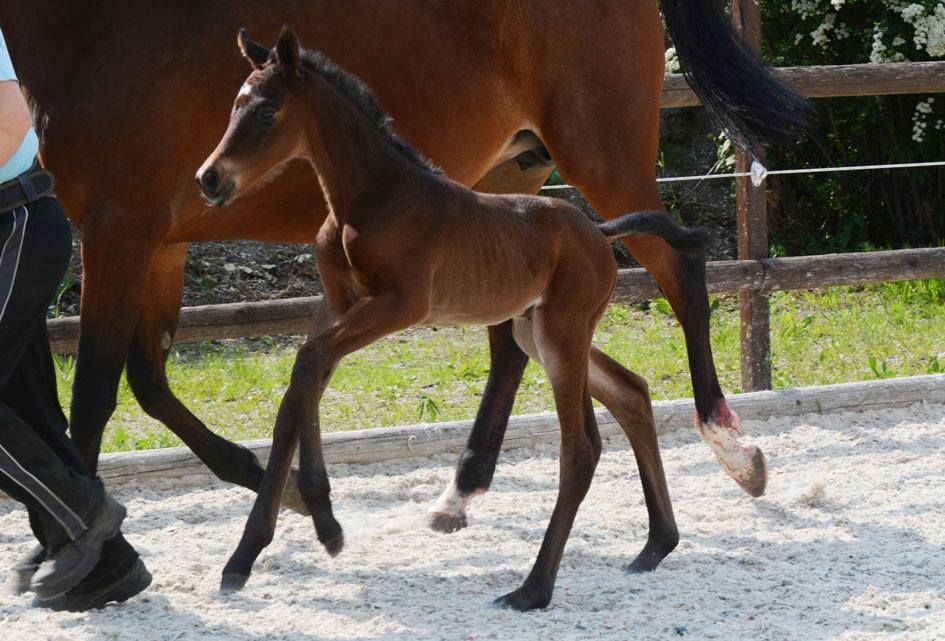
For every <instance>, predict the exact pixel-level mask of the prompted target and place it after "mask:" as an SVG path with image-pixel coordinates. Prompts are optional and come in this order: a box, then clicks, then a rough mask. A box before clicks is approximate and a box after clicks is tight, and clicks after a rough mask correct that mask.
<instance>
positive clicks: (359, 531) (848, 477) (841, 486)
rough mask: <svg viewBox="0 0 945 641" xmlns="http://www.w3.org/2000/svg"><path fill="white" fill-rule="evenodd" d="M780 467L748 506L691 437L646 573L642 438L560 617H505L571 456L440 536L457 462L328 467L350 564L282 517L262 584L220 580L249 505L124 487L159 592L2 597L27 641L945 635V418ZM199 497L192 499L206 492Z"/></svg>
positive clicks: (841, 430)
mask: <svg viewBox="0 0 945 641" xmlns="http://www.w3.org/2000/svg"><path fill="white" fill-rule="evenodd" d="M745 428H746V431H747V432H748V433H749V434H751V435H752V437H753V438H754V440H755V441H756V442H757V443H758V444H759V445H761V446H762V447H763V448H764V449H765V451H766V452H767V453H768V455H769V458H770V463H771V481H770V484H769V489H768V493H767V495H765V496H764V497H762V498H761V499H751V498H749V497H747V496H746V495H745V494H744V493H742V492H741V490H739V489H738V488H737V486H736V485H735V484H734V483H732V481H731V480H730V479H729V478H728V477H727V476H725V474H724V473H723V472H722V471H721V470H720V468H719V466H718V464H717V463H716V461H715V460H714V459H713V457H712V455H711V453H710V451H709V449H708V448H707V447H706V446H705V445H704V444H702V443H701V442H698V440H697V438H696V437H695V435H694V433H693V432H691V431H689V430H684V431H681V432H676V433H673V434H668V435H664V436H663V437H661V442H662V451H663V460H664V462H665V465H666V475H667V478H668V479H669V487H670V491H671V493H672V496H673V500H674V506H675V513H676V519H677V521H678V523H679V528H680V533H681V541H680V544H679V547H678V548H677V549H676V551H675V552H673V553H672V554H671V555H670V556H669V557H668V558H667V559H666V560H665V561H664V562H663V564H662V565H661V567H660V568H659V569H658V570H657V571H656V572H654V573H652V574H649V575H646V576H639V575H638V576H628V575H627V574H626V573H625V572H624V571H623V569H622V568H623V566H625V565H626V564H627V563H629V562H630V560H631V559H632V558H633V556H634V555H635V554H636V553H637V552H638V551H639V550H640V549H641V547H642V545H643V543H644V542H645V540H646V531H647V530H646V528H647V517H646V510H645V508H644V505H643V501H642V497H641V490H640V483H639V478H638V476H637V472H636V466H635V465H634V462H633V457H632V455H631V454H630V452H629V451H628V448H627V444H626V441H625V440H624V439H611V440H610V441H609V442H608V443H606V444H605V452H604V456H603V457H602V459H601V463H600V466H599V467H598V470H597V474H596V477H595V480H594V484H593V486H592V487H591V490H590V492H589V494H588V496H587V498H586V500H585V501H584V504H583V506H582V507H581V511H580V512H579V514H578V517H577V520H576V522H575V525H574V530H573V531H572V533H571V537H570V540H569V543H568V546H567V549H566V550H565V554H564V559H563V562H562V566H561V571H560V575H559V577H558V584H557V589H556V591H555V594H554V597H553V599H552V602H551V605H550V607H549V608H548V609H547V610H546V611H544V612H533V613H528V614H518V613H513V612H506V611H499V610H495V609H493V608H492V607H491V606H490V603H491V601H492V599H493V598H495V597H497V596H500V595H501V594H504V593H505V592H507V591H509V590H511V589H514V588H515V587H517V586H518V584H519V583H520V582H521V581H522V580H523V578H524V576H525V574H526V573H527V571H528V569H529V568H530V567H531V564H532V563H533V562H534V560H535V555H536V554H537V551H538V546H539V543H540V541H541V537H542V535H543V533H544V530H545V527H546V526H547V523H548V518H549V516H550V514H551V510H552V506H553V504H554V500H555V494H556V489H557V471H558V462H557V456H556V453H555V448H554V447H553V446H545V447H543V448H541V449H536V450H518V451H515V452H510V453H507V454H504V455H503V457H502V459H501V460H500V463H499V469H498V471H497V474H496V477H495V482H494V483H493V486H492V489H491V490H490V492H489V493H488V494H486V495H485V496H484V497H482V498H480V499H478V500H477V501H476V502H475V503H474V504H473V506H472V510H471V513H470V526H469V527H468V528H467V529H465V530H463V531H461V532H458V533H456V534H452V535H439V534H435V533H433V532H431V531H430V530H428V529H427V528H426V527H425V524H424V520H425V514H426V510H427V509H428V508H429V507H430V506H431V505H432V503H433V501H434V500H435V498H436V496H437V495H438V494H439V492H440V491H441V490H442V489H443V486H444V485H445V484H446V483H447V482H448V481H449V479H450V478H451V476H452V468H453V464H454V462H455V457H454V456H447V455H444V456H438V457H429V458H427V459H424V460H413V461H404V462H401V463H396V464H386V465H361V466H357V465H338V466H333V467H332V469H331V475H332V479H333V480H332V494H333V496H334V498H335V500H336V504H335V514H336V516H337V517H338V518H339V519H340V521H341V523H342V525H343V526H344V527H345V534H346V539H347V541H348V547H347V548H346V550H345V551H344V552H343V553H342V555H341V556H339V557H338V558H336V559H330V558H328V556H327V555H326V554H325V552H324V550H323V549H322V548H321V547H320V546H319V545H318V543H317V541H316V539H315V536H314V530H313V527H312V523H311V520H310V519H308V518H304V517H301V516H298V515H294V514H290V513H285V512H284V513H283V514H282V517H281V521H280V526H279V529H278V530H277V532H276V537H275V541H274V542H273V544H272V545H271V546H270V547H269V548H268V549H267V550H266V551H265V552H264V553H263V554H262V556H261V557H260V559H259V561H258V563H257V564H256V568H255V572H254V574H253V576H252V577H251V578H250V582H249V584H248V586H247V588H246V589H245V590H244V591H243V592H242V593H240V594H238V595H234V596H230V597H222V596H220V595H219V594H218V593H217V585H218V581H219V575H220V571H221V569H222V567H223V565H224V564H225V562H226V559H227V557H228V556H229V554H230V553H231V552H232V550H233V548H234V547H235V545H236V543H237V541H238V539H239V536H240V533H241V531H242V528H243V524H244V522H245V519H246V517H247V515H248V514H249V510H250V504H251V501H252V495H251V494H250V493H249V492H247V491H245V490H242V489H235V488H232V487H227V486H224V485H222V484H220V483H217V482H208V481H205V480H202V479H192V480H191V485H190V486H189V487H181V486H180V485H179V484H171V483H169V482H163V483H158V482H155V483H154V484H151V485H138V486H135V485H124V486H122V487H121V488H119V490H118V491H117V494H118V496H119V498H120V499H121V500H122V501H124V502H125V504H126V505H127V506H128V514H129V515H128V519H127V521H126V528H125V532H126V534H127V536H128V539H129V540H130V541H131V542H132V543H133V544H134V545H135V546H137V547H138V548H139V550H140V551H141V553H142V556H143V558H144V559H145V561H146V563H147V564H148V566H149V568H150V569H151V571H152V572H153V574H154V584H153V585H152V586H151V588H150V589H149V590H148V591H147V592H146V593H145V594H143V595H141V596H140V597H138V598H136V599H134V600H132V601H130V602H129V603H126V604H124V605H120V606H112V607H109V608H107V609H105V610H104V611H100V612H92V613H87V614H56V613H48V612H45V611H43V610H39V609H35V608H31V607H30V597H29V596H9V595H3V596H0V622H2V625H3V629H4V631H5V633H6V635H7V637H8V638H10V639H30V640H36V641H41V640H43V639H57V640H58V639H63V638H69V639H71V640H73V641H82V640H84V639H135V640H138V639H148V640H151V639H153V640H156V641H191V640H193V641H196V640H198V639H199V640H204V639H221V640H222V639H226V640H228V641H233V640H248V641H249V640H251V641H258V640H259V639H267V640H270V639H271V640H275V639H293V640H296V641H297V640H302V641H321V640H326V641H327V640H341V639H385V640H400V639H404V640H407V639H409V640H411V641H413V640H417V639H455V640H457V641H478V640H480V639H498V640H502V641H504V640H507V639H521V640H524V641H529V640H534V641H537V640H539V639H575V640H580V639H591V638H592V639H600V640H602V641H608V640H611V639H612V640H614V641H625V640H626V639H680V638H681V639H699V640H702V639H723V640H730V639H754V640H756V641H782V640H784V639H792V640H797V641H827V640H833V639H842V640H847V641H852V640H854V639H856V640H862V639H870V640H874V641H879V640H889V641H892V640H894V639H895V640H898V641H902V640H909V641H940V640H941V639H942V638H945V589H943V587H942V576H945V555H943V554H942V549H943V546H945V513H943V511H942V510H941V500H942V498H941V497H942V495H943V492H945V406H941V405H927V406H925V405H916V406H913V407H910V408H904V409H897V410H888V411H881V412H863V413H846V414H835V415H827V416H805V417H791V418H773V419H769V420H767V421H746V422H745ZM195 482H196V483H198V485H194V484H193V483H195ZM26 532H27V522H26V517H25V513H24V511H23V510H21V509H19V507H18V506H16V505H15V504H13V503H12V502H10V501H6V502H0V568H8V567H10V566H11V565H12V563H13V562H14V560H15V559H16V558H17V557H18V556H19V555H21V554H23V553H25V552H26V550H28V549H29V546H30V539H29V537H28V535H27V534H26Z"/></svg>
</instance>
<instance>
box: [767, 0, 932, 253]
mask: <svg viewBox="0 0 945 641" xmlns="http://www.w3.org/2000/svg"><path fill="white" fill-rule="evenodd" d="M761 8H762V31H763V46H764V53H765V58H766V59H767V61H768V62H770V63H771V64H773V65H775V66H798V65H831V64H856V63H876V64H885V63H894V62H910V61H928V60H942V59H945V0H918V1H911V0H761ZM815 105H816V107H817V116H816V118H815V121H814V122H813V126H812V128H811V131H810V132H809V134H808V135H807V136H805V138H804V139H803V140H801V141H800V142H799V144H798V145H796V146H793V147H790V148H778V149H772V150H770V152H769V160H768V165H769V166H770V167H772V168H787V167H805V166H808V167H824V166H842V165H859V164H884V163H902V162H911V161H918V162H922V161H936V160H945V142H943V141H945V96H935V95H925V96H923V95H916V96H909V95H905V96H883V97H864V98H837V99H830V100H817V101H815ZM778 184H779V191H781V192H782V193H781V194H780V195H781V196H782V197H781V198H779V199H778V202H779V203H780V205H779V206H780V210H779V211H775V212H772V218H773V221H772V222H773V223H774V228H775V232H776V233H778V231H779V227H780V234H778V236H779V240H781V241H783V242H784V243H785V244H787V245H789V251H791V252H793V253H804V252H811V251H819V250H822V249H831V250H854V249H857V248H859V247H861V246H863V245H879V246H902V245H913V246H920V245H931V244H936V243H938V242H941V241H942V240H943V239H945V170H942V169H921V170H891V171H882V172H863V173H848V174H819V175H814V176H811V175H808V176H800V177H796V178H793V177H792V178H790V179H785V180H781V181H779V183H778Z"/></svg>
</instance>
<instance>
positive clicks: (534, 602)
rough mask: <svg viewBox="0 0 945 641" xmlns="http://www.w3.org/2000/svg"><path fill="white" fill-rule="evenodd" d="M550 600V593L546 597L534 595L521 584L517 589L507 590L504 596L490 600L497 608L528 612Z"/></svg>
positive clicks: (542, 606) (545, 604) (541, 606)
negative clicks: (513, 590)
mask: <svg viewBox="0 0 945 641" xmlns="http://www.w3.org/2000/svg"><path fill="white" fill-rule="evenodd" d="M550 602H551V595H548V596H547V597H544V596H536V595H534V594H533V593H532V592H531V591H529V590H527V589H526V588H525V587H524V586H523V587H521V588H519V589H518V590H515V592H509V593H508V594H506V595H505V596H500V597H499V598H498V599H496V600H495V601H493V602H492V605H493V606H495V607H497V608H502V609H503V610H517V611H518V612H528V611H529V610H536V609H539V608H544V607H546V606H547V605H548V603H550Z"/></svg>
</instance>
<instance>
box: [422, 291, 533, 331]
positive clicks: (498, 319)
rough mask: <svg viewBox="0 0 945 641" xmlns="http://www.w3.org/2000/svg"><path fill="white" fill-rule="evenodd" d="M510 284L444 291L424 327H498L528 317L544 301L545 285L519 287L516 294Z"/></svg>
mask: <svg viewBox="0 0 945 641" xmlns="http://www.w3.org/2000/svg"><path fill="white" fill-rule="evenodd" d="M510 284H511V281H510V282H508V283H506V286H505V287H502V286H493V287H491V288H489V287H482V286H481V285H480V286H479V287H474V288H469V289H465V290H464V289H454V290H451V291H446V292H444V295H443V296H442V297H437V296H434V298H433V300H432V301H431V305H430V312H429V314H428V315H427V318H426V320H425V321H424V324H427V325H496V324H498V323H502V322H504V321H507V320H508V319H510V318H516V317H518V316H522V315H524V314H525V313H526V312H527V311H528V310H529V309H530V308H532V307H533V306H535V305H536V304H537V303H538V302H540V300H541V295H542V292H543V290H544V288H545V284H544V283H541V284H538V283H535V284H532V285H531V286H522V285H521V283H518V284H516V286H515V287H514V291H510V290H512V289H513V288H512V287H509V286H508V285H510Z"/></svg>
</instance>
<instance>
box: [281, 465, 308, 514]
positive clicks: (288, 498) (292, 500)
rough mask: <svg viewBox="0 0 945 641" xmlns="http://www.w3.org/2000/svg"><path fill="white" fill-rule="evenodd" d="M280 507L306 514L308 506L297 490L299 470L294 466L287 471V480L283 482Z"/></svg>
mask: <svg viewBox="0 0 945 641" xmlns="http://www.w3.org/2000/svg"><path fill="white" fill-rule="evenodd" d="M282 507H284V508H288V509H290V510H292V511H293V512H295V513H296V514H302V515H303V516H308V507H307V506H306V505H305V500H304V499H303V498H302V493H301V492H299V472H298V470H296V469H295V468H294V467H293V468H292V470H291V471H290V472H289V480H288V481H287V482H286V484H285V492H284V493H283V494H282Z"/></svg>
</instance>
